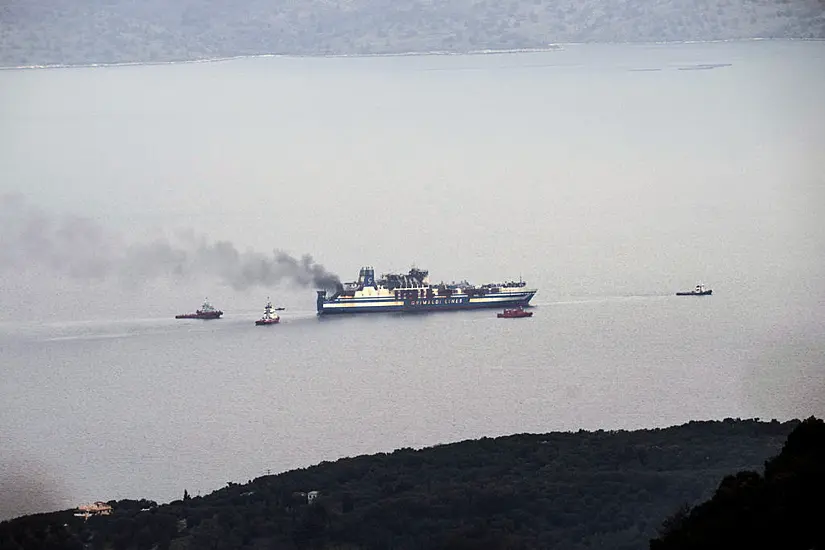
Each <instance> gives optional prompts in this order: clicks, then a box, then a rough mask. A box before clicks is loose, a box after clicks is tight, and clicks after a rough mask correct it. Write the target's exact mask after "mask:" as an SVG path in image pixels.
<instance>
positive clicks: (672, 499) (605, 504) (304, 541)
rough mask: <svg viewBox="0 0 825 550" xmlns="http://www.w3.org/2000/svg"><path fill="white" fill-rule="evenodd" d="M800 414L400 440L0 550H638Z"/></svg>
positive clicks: (66, 523)
mask: <svg viewBox="0 0 825 550" xmlns="http://www.w3.org/2000/svg"><path fill="white" fill-rule="evenodd" d="M798 425H799V422H798V421H794V422H785V423H779V422H775V421H774V422H769V423H766V422H757V421H750V420H746V421H741V420H725V421H720V422H691V423H689V424H686V425H683V426H679V427H673V428H668V429H660V430H642V431H633V432H621V431H620V432H603V431H599V432H584V431H580V432H578V433H549V434H532V435H527V434H522V435H513V436H509V437H500V438H496V439H481V440H475V441H465V442H461V443H455V444H450V445H441V446H437V447H432V448H428V449H423V450H418V451H416V450H412V449H402V450H398V451H395V452H393V453H391V454H377V455H372V456H360V457H355V458H348V459H342V460H338V461H336V462H331V463H322V464H319V465H317V466H313V467H311V468H306V469H301V470H295V471H291V472H286V473H283V474H279V475H271V476H265V477H261V478H258V479H256V480H254V481H250V482H248V483H246V484H242V485H241V484H235V483H228V484H227V486H226V487H224V488H222V489H219V490H217V491H215V492H213V493H211V494H209V495H206V496H195V497H192V498H185V499H182V500H178V501H175V502H172V503H169V504H165V505H161V506H157V505H155V503H153V502H149V501H119V502H114V501H112V502H111V503H110V504H112V505H113V507H114V512H113V514H112V515H110V516H96V517H91V518H90V519H89V520H88V521H85V522H84V520H83V519H82V518H77V517H75V516H74V515H73V512H72V511H71V510H69V511H65V512H55V513H51V514H40V515H34V516H27V517H23V518H19V519H16V520H13V521H9V522H5V523H0V550H20V549H21V548H68V549H81V548H106V549H115V550H117V549H135V550H137V549H147V550H148V549H150V548H158V549H160V550H164V549H167V548H171V549H173V550H188V549H191V550H194V549H201V548H213V549H224V548H225V549H230V548H232V549H234V548H245V549H250V550H252V549H257V548H261V549H262V548H284V549H290V548H319V549H329V550H331V549H356V548H359V549H376V550H377V549H390V548H394V549H399V550H401V549H410V550H412V549H427V550H435V549H462V548H485V549H522V548H524V549H526V548H565V549H569V550H577V549H585V548H611V549H616V550H621V549H628V550H630V549H639V550H641V549H645V548H647V547H648V545H649V540H650V539H651V538H653V537H655V536H657V534H658V533H659V528H660V526H662V522H663V520H664V519H665V518H667V517H669V516H672V515H673V512H674V511H675V510H678V509H679V507H680V506H681V505H688V506H693V505H695V504H697V503H698V502H700V501H702V500H704V499H706V498H708V497H710V496H711V495H712V494H713V491H714V489H716V488H717V486H719V483H720V480H722V479H723V478H724V477H725V476H726V475H728V474H731V473H735V472H737V471H739V470H743V469H747V470H755V469H761V468H762V466H763V464H764V461H765V460H766V459H768V458H769V457H771V456H774V455H776V454H777V453H778V452H779V451H780V449H781V448H782V445H783V443H784V442H785V440H786V438H787V437H788V434H789V433H791V431H792V430H793V429H794V427H795V426H798ZM239 452H240V451H239ZM173 459H174V458H173V457H170V460H173ZM184 490H185V488H184V487H181V494H182V495H183V493H184ZM313 491H317V492H318V496H317V498H315V499H314V500H313V501H312V502H309V500H310V495H311V492H313ZM84 545H85V546H84Z"/></svg>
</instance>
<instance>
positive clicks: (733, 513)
mask: <svg viewBox="0 0 825 550" xmlns="http://www.w3.org/2000/svg"><path fill="white" fill-rule="evenodd" d="M823 497H825V422H823V421H822V420H819V419H815V418H809V419H807V420H805V421H804V422H803V423H802V424H800V425H799V426H797V427H796V428H795V429H794V431H793V432H792V433H791V434H790V435H789V436H788V441H787V442H786V443H785V446H784V447H783V448H782V452H781V453H780V454H779V455H778V456H776V457H774V458H772V459H771V460H769V461H768V462H766V463H765V469H764V473H763V474H762V475H760V474H758V473H757V472H754V471H747V470H746V471H741V472H739V473H737V474H735V475H729V476H726V477H725V478H724V479H723V480H722V482H721V483H720V485H719V488H718V489H717V490H716V493H715V494H714V495H713V498H711V499H710V500H708V501H707V502H704V503H702V504H700V505H698V506H696V507H695V508H693V509H690V508H689V507H683V508H681V509H679V510H677V511H676V512H675V513H674V514H673V515H672V516H670V517H669V518H668V519H667V520H666V522H665V524H664V526H663V527H664V532H663V533H662V534H661V536H660V537H659V538H657V539H656V540H653V541H651V543H650V550H694V549H695V550H700V549H702V550H714V549H717V548H718V549H719V550H722V549H725V550H728V549H731V548H750V549H759V548H782V549H783V550H821V549H823V548H825V524H823V520H825V498H823Z"/></svg>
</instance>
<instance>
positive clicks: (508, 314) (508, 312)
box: [496, 307, 533, 319]
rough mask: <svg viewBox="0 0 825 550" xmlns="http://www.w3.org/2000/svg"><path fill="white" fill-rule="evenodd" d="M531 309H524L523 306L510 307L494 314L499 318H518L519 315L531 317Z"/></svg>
mask: <svg viewBox="0 0 825 550" xmlns="http://www.w3.org/2000/svg"><path fill="white" fill-rule="evenodd" d="M532 316H533V312H532V311H524V308H523V307H516V308H512V309H505V310H504V311H503V312H502V313H499V314H498V315H496V317H498V318H499V319H518V318H520V317H532Z"/></svg>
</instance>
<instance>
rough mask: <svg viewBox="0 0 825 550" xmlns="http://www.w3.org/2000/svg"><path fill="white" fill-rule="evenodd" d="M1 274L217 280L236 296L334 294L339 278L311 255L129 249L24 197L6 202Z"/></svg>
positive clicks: (193, 247)
mask: <svg viewBox="0 0 825 550" xmlns="http://www.w3.org/2000/svg"><path fill="white" fill-rule="evenodd" d="M0 224H2V231H0V269H3V268H6V269H35V270H38V271H42V270H46V271H49V272H54V273H57V274H59V275H61V276H69V277H72V278H76V279H110V278H117V279H118V280H120V281H122V282H124V283H126V284H129V285H136V284H140V282H141V281H145V280H149V279H155V278H161V277H166V278H180V279H192V278H200V277H216V278H218V279H219V280H221V281H222V282H224V283H225V284H227V285H229V286H231V287H232V288H234V289H236V290H245V289H247V288H252V287H257V286H272V285H275V284H278V283H281V282H286V283H291V284H294V285H298V286H302V287H315V288H320V289H335V288H336V287H337V285H339V284H340V280H339V278H338V277H337V276H336V275H335V274H333V273H330V272H329V271H327V270H326V268H324V266H322V265H321V264H319V263H317V262H315V261H314V260H313V259H312V256H310V255H309V254H305V255H303V256H301V257H300V258H296V257H294V256H291V255H290V254H288V253H286V252H284V251H282V250H278V249H276V250H273V251H272V252H271V253H270V254H263V253H260V252H257V251H252V250H248V251H240V250H238V249H237V248H236V247H235V246H234V245H233V244H232V243H230V242H227V241H215V242H210V241H208V240H207V239H206V238H205V237H202V236H197V235H194V234H191V233H190V234H189V235H185V236H182V237H181V238H180V239H178V241H175V242H172V241H169V240H155V241H152V242H149V243H138V244H127V243H125V242H124V241H123V239H122V238H119V237H117V236H115V235H114V234H113V233H111V232H109V231H107V230H106V229H105V228H104V227H103V226H102V225H100V224H98V223H96V222H95V221H94V220H90V219H87V218H80V217H76V216H51V215H48V214H47V213H46V212H43V211H42V210H40V209H37V208H35V207H33V206H31V205H29V204H28V203H27V202H26V200H25V199H24V198H23V197H21V196H20V195H6V196H0Z"/></svg>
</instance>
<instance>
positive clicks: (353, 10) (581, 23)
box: [0, 0, 825, 66]
mask: <svg viewBox="0 0 825 550" xmlns="http://www.w3.org/2000/svg"><path fill="white" fill-rule="evenodd" d="M745 38H825V2H824V1H823V0H718V1H716V0H503V1H500V0H443V1H438V2H436V1H434V0H409V1H405V2H398V1H395V0H306V1H303V2H292V1H287V0H237V1H233V2H226V1H224V0H176V1H169V0H140V1H135V0H5V1H3V2H0V65H3V66H22V65H39V64H86V63H113V62H140V61H169V60H188V59H201V58H214V57H229V56H236V55H252V54H263V53H278V54H294V55H325V54H382V53H398V52H428V51H449V52H467V51H474V50H486V49H520V48H543V47H546V46H547V45H548V44H552V43H562V42H651V41H652V42H657V41H683V40H725V39H745Z"/></svg>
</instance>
